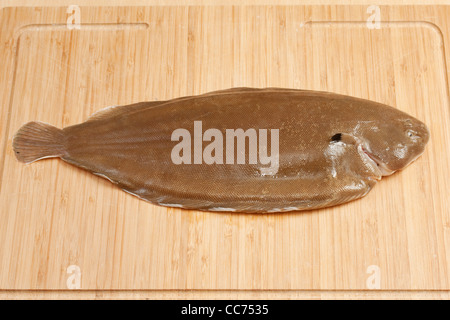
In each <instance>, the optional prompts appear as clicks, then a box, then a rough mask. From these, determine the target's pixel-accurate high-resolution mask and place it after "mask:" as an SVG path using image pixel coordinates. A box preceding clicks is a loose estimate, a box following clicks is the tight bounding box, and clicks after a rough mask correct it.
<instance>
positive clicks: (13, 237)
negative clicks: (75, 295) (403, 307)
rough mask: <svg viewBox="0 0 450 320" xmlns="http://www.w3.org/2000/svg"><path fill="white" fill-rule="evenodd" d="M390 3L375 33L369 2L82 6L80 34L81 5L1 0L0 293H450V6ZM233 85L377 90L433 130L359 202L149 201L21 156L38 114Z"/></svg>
mask: <svg viewBox="0 0 450 320" xmlns="http://www.w3.org/2000/svg"><path fill="white" fill-rule="evenodd" d="M379 8H380V18H381V21H382V22H381V23H380V26H379V27H380V28H379V29H372V28H371V27H369V26H374V25H373V19H372V18H370V16H371V13H368V11H367V6H286V7H284V6H283V7H277V6H261V7H253V6H244V7H237V6H225V7H218V6H206V7H202V6H190V7H187V6H186V7H181V6H180V7H120V8H110V7H81V8H80V11H79V13H80V15H79V17H80V22H81V24H80V25H79V27H80V28H79V29H78V28H73V27H74V26H75V27H76V25H74V24H73V23H76V22H78V19H77V16H76V14H77V9H76V8H75V11H73V9H74V8H71V9H70V10H68V8H67V7H60V8H40V7H38V8H5V9H2V10H1V12H0V43H1V47H0V58H1V61H2V66H1V68H0V112H1V121H0V125H1V144H0V177H1V193H0V243H1V244H2V245H1V246H0V290H3V291H2V292H3V293H4V292H12V291H9V290H56V291H54V292H58V291H57V290H67V289H82V290H95V291H86V292H102V294H108V292H116V291H115V290H124V289H126V290H130V291H127V292H132V293H134V294H136V292H139V291H134V290H144V291H145V292H155V291H154V290H175V291H173V292H175V294H174V296H175V297H182V296H183V292H184V290H195V291H186V292H191V293H190V294H191V296H190V297H194V296H193V295H192V292H199V294H200V293H201V292H204V291H202V290H213V291H209V292H210V293H209V295H206V297H214V294H218V293H223V292H225V293H230V294H231V293H233V292H237V293H239V292H241V291H242V292H243V294H242V295H241V297H243V296H245V292H247V293H249V294H247V295H246V296H245V297H260V296H258V294H259V293H261V292H266V293H268V294H270V295H271V297H286V296H294V297H295V295H296V296H297V297H298V296H299V294H301V293H302V292H303V293H305V292H306V293H311V296H312V297H314V296H319V297H320V296H321V295H322V294H323V295H325V294H327V292H328V293H329V292H330V290H341V291H336V292H341V294H345V292H363V293H367V292H369V290H378V291H376V292H379V293H380V294H386V292H391V293H392V292H404V293H405V294H408V292H412V293H414V292H415V293H417V292H419V293H425V294H426V293H427V292H428V293H429V294H430V295H432V294H436V292H439V293H440V294H444V295H445V294H448V290H450V273H449V271H450V209H449V206H450V201H449V199H450V182H449V181H450V174H449V168H450V152H449V148H448V146H449V145H450V134H449V129H450V123H449V122H450V121H449V120H450V115H449V107H450V106H449V83H448V70H447V66H448V65H450V55H449V52H450V51H449V50H450V47H449V45H450V42H449V41H450V25H449V20H448V17H449V16H450V7H449V6H421V7H414V6H412V7H396V6H382V7H379ZM368 19H369V24H368V23H367V20H368ZM68 23H69V24H68ZM237 86H250V87H287V88H302V89H313V90H325V91H333V92H337V93H342V94H348V95H352V96H357V97H361V98H366V99H371V100H375V101H379V102H381V103H385V104H388V105H392V106H395V107H396V108H398V109H400V110H403V111H406V112H408V113H410V114H411V115H413V116H415V117H417V118H419V119H421V120H422V121H424V122H425V123H426V124H427V125H428V126H429V128H430V131H431V140H430V142H429V145H428V147H427V150H426V152H425V153H424V155H423V156H422V157H420V158H419V159H418V160H417V161H416V162H415V163H414V164H413V165H411V166H410V167H408V168H406V169H405V170H404V171H402V172H399V173H396V174H395V175H393V176H391V177H388V178H383V180H382V181H381V182H380V183H379V184H378V185H377V186H376V187H375V188H374V189H373V190H372V191H371V192H370V193H369V194H368V195H367V196H366V197H365V198H363V199H361V200H358V201H354V202H351V203H348V204H345V205H341V206H338V207H334V208H329V209H322V210H314V211H309V212H302V213H284V214H265V215H258V214H225V213H208V212H197V211H185V210H180V209H167V208H162V207H158V206H154V205H151V204H149V203H146V202H144V201H141V200H139V199H137V198H135V197H133V196H131V195H129V194H126V193H125V192H123V191H121V190H119V189H117V188H115V187H114V186H113V185H112V184H111V183H110V182H109V181H107V180H105V179H102V178H100V177H97V176H94V175H92V174H89V173H87V172H85V171H83V170H81V169H78V168H75V167H73V166H70V165H68V164H66V163H64V162H62V161H59V160H57V159H49V160H45V161H41V162H37V163H34V164H32V165H23V164H21V163H18V162H17V161H16V160H15V157H14V154H13V151H12V147H11V141H12V137H13V134H14V133H15V132H16V131H17V129H18V128H19V127H20V126H21V125H22V124H24V123H25V122H27V121H30V120H40V121H44V122H48V123H51V124H53V125H56V126H58V127H64V126H68V125H72V124H76V123H79V122H82V121H84V120H86V118H87V117H88V116H89V115H90V114H92V113H93V112H95V111H97V110H99V109H102V108H104V107H106V106H110V105H122V104H130V103H134V102H139V101H146V100H163V99H171V98H175V97H179V96H184V95H193V94H201V93H205V92H208V91H212V90H218V89H225V88H229V87H237ZM213 183H214V181H211V184H213ZM231 188H233V186H232V185H230V189H231ZM273 290H279V291H278V292H279V294H278V293H277V291H273ZM432 290H440V291H432ZM17 292H19V293H20V291H17ZM61 292H63V291H61ZM161 292H166V291H161ZM167 292H170V291H167ZM370 292H371V291H370ZM216 296H217V295H216ZM231 296H232V295H231ZM169 297H170V296H169ZM172 297H173V296H172ZM218 297H220V296H218ZM222 297H223V296H222Z"/></svg>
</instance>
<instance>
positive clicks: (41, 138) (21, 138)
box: [13, 121, 66, 163]
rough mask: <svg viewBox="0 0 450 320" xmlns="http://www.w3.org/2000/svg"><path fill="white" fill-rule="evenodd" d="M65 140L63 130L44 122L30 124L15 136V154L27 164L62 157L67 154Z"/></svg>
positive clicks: (24, 126)
mask: <svg viewBox="0 0 450 320" xmlns="http://www.w3.org/2000/svg"><path fill="white" fill-rule="evenodd" d="M65 140H66V139H65V135H64V132H63V130H62V129H58V128H56V127H54V126H51V125H49V124H46V123H43V122H38V121H32V122H28V123H27V124H25V125H23V126H22V127H21V128H20V129H19V131H17V133H16V134H15V136H14V139H13V149H14V154H15V155H16V158H17V160H19V161H20V162H25V163H31V162H34V161H37V160H40V159H43V158H52V157H61V156H63V155H64V154H65V153H66V147H65Z"/></svg>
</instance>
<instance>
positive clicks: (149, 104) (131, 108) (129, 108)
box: [86, 87, 305, 121]
mask: <svg viewBox="0 0 450 320" xmlns="http://www.w3.org/2000/svg"><path fill="white" fill-rule="evenodd" d="M255 91H286V92H289V91H291V92H292V91H305V90H300V89H284V88H250V87H236V88H229V89H223V90H216V91H211V92H207V93H204V94H201V95H194V96H184V97H179V98H175V99H171V100H162V101H146V102H138V103H134V104H130V105H125V106H109V107H106V108H103V109H101V110H99V111H97V112H95V113H93V114H92V115H91V116H90V117H89V118H88V119H87V120H86V121H96V120H105V119H110V118H113V117H117V116H121V115H124V114H129V113H133V112H136V111H141V110H145V109H148V108H153V107H157V106H159V105H162V104H165V103H167V102H170V103H172V102H177V101H180V100H186V99H192V98H194V97H207V96H213V95H220V94H231V93H239V92H242V93H244V92H255Z"/></svg>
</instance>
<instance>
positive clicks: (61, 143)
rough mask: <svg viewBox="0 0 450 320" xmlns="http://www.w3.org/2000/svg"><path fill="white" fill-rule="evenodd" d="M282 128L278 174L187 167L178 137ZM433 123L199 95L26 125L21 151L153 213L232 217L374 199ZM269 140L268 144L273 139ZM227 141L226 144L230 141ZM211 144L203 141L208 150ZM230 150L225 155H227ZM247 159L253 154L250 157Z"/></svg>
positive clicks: (231, 94)
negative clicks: (91, 177) (73, 170)
mask: <svg viewBox="0 0 450 320" xmlns="http://www.w3.org/2000/svg"><path fill="white" fill-rule="evenodd" d="M194 121H202V129H203V132H204V131H206V130H207V129H210V128H215V129H219V130H220V131H221V132H222V133H223V135H224V137H225V130H226V129H238V128H242V129H243V130H247V129H250V128H253V129H256V130H257V131H258V129H279V168H278V171H277V172H276V174H274V175H262V174H261V168H262V167H263V166H262V165H261V164H260V163H258V164H249V163H248V162H246V164H210V165H208V164H205V163H202V164H179V165H176V164H174V163H173V162H172V160H171V152H172V149H173V147H174V146H175V145H176V144H177V143H178V142H177V141H172V140H171V135H172V132H173V131H174V130H175V129H179V128H184V129H187V130H189V131H190V132H191V135H192V136H193V125H194ZM428 139H429V132H428V129H427V127H426V126H425V124H423V123H422V122H421V121H419V120H417V119H415V118H414V117H412V116H410V115H408V114H406V113H404V112H401V111H399V110H397V109H395V108H392V107H389V106H387V105H383V104H380V103H376V102H373V101H368V100H363V99H358V98H354V97H349V96H344V95H338V94H334V93H327V92H317V91H307V90H295V89H279V88H266V89H252V88H233V89H228V90H223V91H216V92H211V93H208V94H204V95H200V96H191V97H183V98H178V99H173V100H169V101H161V102H143V103H138V104H134V105H128V106H121V107H116V108H109V109H106V110H104V111H100V112H99V113H97V114H94V115H93V116H92V117H91V118H90V119H88V120H87V121H86V122H84V123H81V124H78V125H74V126H70V127H66V128H64V129H57V128H55V127H52V126H50V125H47V124H43V123H40V122H30V123H28V124H26V125H24V126H23V127H22V128H21V129H20V130H19V131H18V133H17V134H16V136H15V137H14V141H13V147H14V150H15V154H16V157H17V159H18V160H19V161H22V162H32V161H35V160H39V159H40V158H44V157H60V158H61V159H63V160H64V161H67V162H69V163H71V164H74V165H76V166H78V167H82V168H85V169H87V170H89V171H91V172H93V173H95V174H98V175H101V176H103V177H105V178H107V179H109V180H111V181H112V182H113V183H115V184H117V185H118V186H119V187H120V188H122V189H124V190H125V191H127V192H129V193H132V194H134V195H136V196H138V197H139V198H142V199H144V200H147V201H150V202H152V203H154V204H158V205H163V206H172V207H181V208H186V209H197V210H208V211H230V212H234V211H237V212H261V213H264V212H286V211H297V210H307V209H315V208H323V207H329V206H333V205H338V204H341V203H345V202H348V201H351V200H354V199H358V198H361V197H363V196H364V195H366V194H367V193H368V192H369V191H370V190H371V188H372V187H373V186H374V185H375V184H376V181H377V180H379V179H381V176H382V175H387V174H391V173H393V172H394V171H397V170H400V169H402V168H404V167H406V166H407V165H408V164H409V163H411V162H412V161H413V160H415V159H416V158H417V157H418V156H420V154H422V153H423V151H424V149H425V145H426V144H427V142H428ZM268 140H269V141H270V138H268ZM224 141H225V139H224ZM207 144H208V142H203V147H205V146H206V145H207ZM225 152H226V150H225V143H224V146H223V154H224V155H225ZM246 159H248V147H247V148H246Z"/></svg>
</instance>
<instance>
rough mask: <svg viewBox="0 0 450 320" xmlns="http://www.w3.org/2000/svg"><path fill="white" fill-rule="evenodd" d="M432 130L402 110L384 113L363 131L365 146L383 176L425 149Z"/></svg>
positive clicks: (406, 164)
mask: <svg viewBox="0 0 450 320" xmlns="http://www.w3.org/2000/svg"><path fill="white" fill-rule="evenodd" d="M429 137H430V133H429V131H428V128H427V126H426V125H425V124H424V123H423V122H421V121H419V120H418V119H416V118H414V117H411V116H409V115H407V114H405V113H403V112H398V113H397V112H396V113H395V116H393V115H389V116H388V117H383V120H382V121H377V122H376V123H375V124H374V125H372V126H367V129H366V130H364V133H363V150H364V152H365V153H366V154H367V155H368V156H369V157H370V159H371V160H373V161H374V162H375V163H376V164H377V166H378V169H379V170H380V171H381V174H382V175H383V176H387V175H391V174H392V173H394V172H395V171H398V170H401V169H403V168H405V167H407V166H408V165H409V164H410V163H411V162H413V161H414V160H415V159H417V158H418V157H419V156H420V155H421V154H422V153H423V152H424V150H425V146H426V144H427V142H428V140H429Z"/></svg>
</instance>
